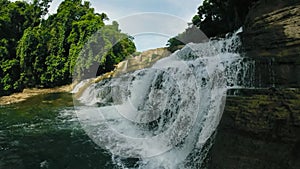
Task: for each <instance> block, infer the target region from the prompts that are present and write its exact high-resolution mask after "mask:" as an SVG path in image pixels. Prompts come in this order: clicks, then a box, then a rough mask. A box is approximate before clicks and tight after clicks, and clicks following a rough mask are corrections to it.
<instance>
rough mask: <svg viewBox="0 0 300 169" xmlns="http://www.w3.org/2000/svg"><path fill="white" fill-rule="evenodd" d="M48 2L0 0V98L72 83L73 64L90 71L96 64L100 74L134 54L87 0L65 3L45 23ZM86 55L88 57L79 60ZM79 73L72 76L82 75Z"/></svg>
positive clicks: (128, 40)
mask: <svg viewBox="0 0 300 169" xmlns="http://www.w3.org/2000/svg"><path fill="white" fill-rule="evenodd" d="M50 2H51V0H34V1H33V3H31V4H29V3H26V2H24V1H22V2H19V1H16V2H10V1H8V0H0V5H1V9H0V31H1V34H0V61H1V65H0V66H1V69H0V77H1V80H0V96H1V95H7V94H10V93H12V92H15V91H20V90H22V89H23V88H26V87H54V86H58V85H64V84H67V83H70V82H71V81H72V75H73V73H74V67H75V65H79V66H81V67H84V68H85V69H88V68H90V67H91V66H93V65H95V64H98V65H100V67H99V68H98V69H99V71H97V72H96V74H97V75H99V74H101V73H105V72H107V71H111V70H112V69H113V68H114V65H115V64H117V63H119V62H120V61H122V60H123V59H124V58H125V56H127V55H129V54H130V53H133V52H135V50H136V49H135V45H134V44H133V42H132V39H131V38H130V37H129V36H127V35H125V34H123V33H121V31H120V30H119V28H118V24H117V23H116V22H113V24H112V25H107V26H105V24H104V20H107V19H108V18H107V16H106V14H104V13H102V14H98V13H95V12H94V8H91V5H90V3H89V2H82V0H65V1H63V2H62V3H61V4H60V5H59V7H58V10H57V13H56V14H53V15H49V16H48V18H47V19H43V18H44V16H45V15H47V12H48V8H49V3H50ZM2 7H3V8H2ZM98 30H100V31H98ZM2 32H3V33H2ZM95 33H96V35H98V38H97V37H96V38H95V37H94V36H92V35H94V34H95ZM91 36H92V37H91ZM99 37H101V38H99ZM89 39H90V40H89ZM86 44H87V45H86ZM87 49H93V50H87ZM84 52H88V55H86V57H81V59H82V61H81V62H80V60H78V59H77V58H78V57H79V55H80V54H81V53H84ZM93 52H94V53H93ZM98 69H97V70H98ZM81 71H82V69H77V70H76V71H75V73H76V74H77V75H84V73H81ZM96 74H95V75H96ZM81 78H82V77H81Z"/></svg>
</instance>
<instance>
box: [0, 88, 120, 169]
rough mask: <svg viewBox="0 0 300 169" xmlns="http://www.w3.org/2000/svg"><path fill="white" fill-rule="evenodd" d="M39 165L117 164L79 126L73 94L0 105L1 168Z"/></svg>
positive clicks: (66, 168)
mask: <svg viewBox="0 0 300 169" xmlns="http://www.w3.org/2000/svg"><path fill="white" fill-rule="evenodd" d="M39 168H49V169H101V168H116V167H115V165H114V164H113V162H112V160H111V155H110V154H109V153H107V152H106V151H104V150H102V149H101V148H100V147H98V146H97V145H95V144H94V143H93V142H92V141H91V140H90V139H89V137H88V136H87V135H86V134H85V132H84V131H83V130H82V128H81V127H80V124H79V122H78V121H77V119H76V115H75V113H74V107H73V99H72V95H71V94H68V93H56V94H47V95H40V96H36V97H33V98H30V99H28V100H27V101H24V102H21V103H17V104H12V105H9V106H2V107H0V169H39Z"/></svg>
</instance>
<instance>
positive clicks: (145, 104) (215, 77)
mask: <svg viewBox="0 0 300 169" xmlns="http://www.w3.org/2000/svg"><path fill="white" fill-rule="evenodd" d="M237 33H238V32H237ZM237 33H235V34H233V35H232V36H231V37H228V38H226V39H219V40H211V41H209V42H206V43H201V44H193V43H190V44H187V45H186V46H185V47H184V48H183V49H182V50H180V51H177V52H175V53H174V54H172V55H171V56H169V57H167V58H164V59H161V60H159V61H158V62H157V63H155V64H154V65H153V66H152V67H151V68H148V69H142V70H138V71H135V72H133V73H128V74H124V75H121V76H119V77H117V78H112V79H106V80H103V81H101V82H99V83H96V84H92V85H91V86H89V87H88V88H87V89H86V90H85V91H84V92H83V93H82V96H81V97H80V98H79V100H80V101H81V104H80V105H79V106H77V107H76V110H77V116H78V118H79V120H80V122H81V124H82V126H83V128H84V130H85V131H86V132H87V134H88V135H89V136H90V138H91V139H92V140H93V141H94V142H95V143H96V144H98V145H99V146H101V147H103V148H105V149H107V150H108V151H109V152H110V153H111V154H112V157H113V160H114V161H115V163H116V165H117V166H119V167H120V168H150V169H153V168H166V169H167V168H170V169H174V168H200V167H203V161H204V159H205V158H206V156H207V152H208V149H209V148H210V145H211V141H212V139H210V138H211V137H212V136H213V133H214V132H215V129H216V127H217V126H218V123H219V121H220V118H221V116H222V112H223V108H224V105H225V98H226V91H227V89H228V88H232V87H239V86H241V85H250V83H249V82H247V83H246V82H245V81H244V80H243V79H246V77H247V76H248V75H249V73H250V72H249V70H248V68H249V66H251V63H250V62H245V60H244V58H242V57H240V55H239V54H238V53H237V51H238V47H239V45H240V41H239V38H238V36H237ZM132 158H134V159H135V164H134V165H130V166H129V165H128V164H126V162H124V161H126V159H132Z"/></svg>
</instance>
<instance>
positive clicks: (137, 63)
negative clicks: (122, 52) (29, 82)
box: [0, 48, 171, 105]
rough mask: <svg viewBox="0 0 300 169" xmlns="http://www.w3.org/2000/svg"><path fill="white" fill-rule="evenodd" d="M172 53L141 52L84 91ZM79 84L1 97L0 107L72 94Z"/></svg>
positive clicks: (163, 49) (164, 49) (160, 50)
mask: <svg viewBox="0 0 300 169" xmlns="http://www.w3.org/2000/svg"><path fill="white" fill-rule="evenodd" d="M170 54H171V53H170V52H169V51H168V50H167V49H166V48H158V49H150V50H147V51H144V52H141V53H140V54H139V55H138V56H135V57H132V58H129V59H127V60H125V61H122V62H120V63H119V64H118V65H116V68H115V70H114V71H111V72H108V73H105V74H103V75H102V76H99V77H96V78H93V79H91V80H90V81H89V82H88V83H86V84H85V85H84V86H82V89H81V91H82V90H83V89H85V88H86V87H88V86H89V85H90V84H92V83H97V82H99V81H101V80H103V79H106V78H111V77H115V76H119V75H120V74H123V73H128V72H132V71H135V70H138V69H141V68H147V67H150V66H151V65H153V64H154V63H155V62H156V61H158V60H159V59H161V58H163V57H167V56H169V55H170ZM76 84H77V82H74V83H72V84H70V85H65V86H61V87H56V88H49V89H37V88H33V89H24V90H23V92H21V93H14V94H12V95H9V96H3V97H0V105H8V104H12V103H18V102H22V101H24V100H26V99H28V98H30V97H33V96H36V95H40V94H49V93H60V92H71V91H72V90H73V88H74V86H75V85H76ZM81 91H79V92H77V93H76V94H75V97H77V96H79V95H80V94H81V93H82V92H81Z"/></svg>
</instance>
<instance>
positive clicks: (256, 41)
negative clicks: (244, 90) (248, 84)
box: [242, 0, 300, 87]
mask: <svg viewBox="0 0 300 169" xmlns="http://www.w3.org/2000/svg"><path fill="white" fill-rule="evenodd" d="M242 42H243V48H244V50H245V52H246V55H247V56H248V57H251V58H254V59H255V60H256V62H257V64H256V70H257V73H256V79H257V82H256V85H257V86H258V87H267V86H269V85H270V84H275V85H276V86H278V87H300V73H299V72H300V1H296V0H273V1H270V0H261V1H259V2H258V3H257V4H256V5H254V7H253V8H252V9H251V10H250V12H249V14H248V17H247V20H246V24H245V26H244V32H243V33H242ZM271 64H272V65H271ZM270 69H271V70H272V72H270V71H269V70H270ZM270 73H271V74H270ZM270 76H273V78H272V79H270V78H268V77H270Z"/></svg>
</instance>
